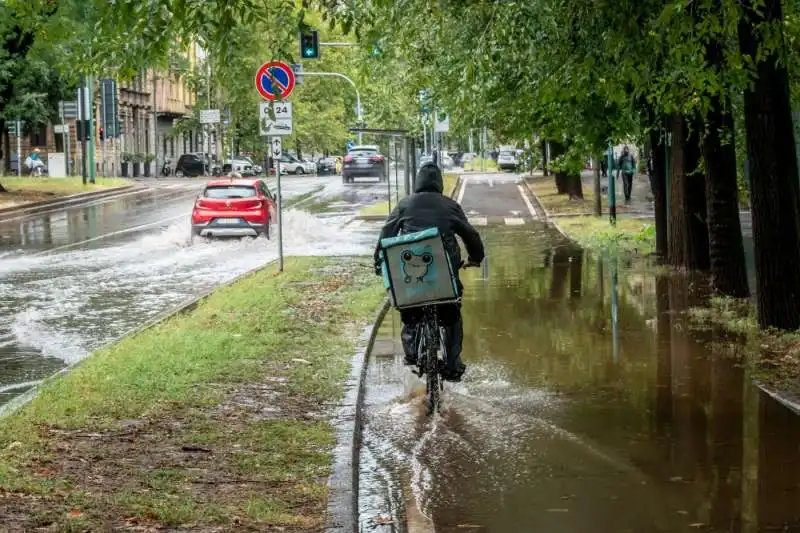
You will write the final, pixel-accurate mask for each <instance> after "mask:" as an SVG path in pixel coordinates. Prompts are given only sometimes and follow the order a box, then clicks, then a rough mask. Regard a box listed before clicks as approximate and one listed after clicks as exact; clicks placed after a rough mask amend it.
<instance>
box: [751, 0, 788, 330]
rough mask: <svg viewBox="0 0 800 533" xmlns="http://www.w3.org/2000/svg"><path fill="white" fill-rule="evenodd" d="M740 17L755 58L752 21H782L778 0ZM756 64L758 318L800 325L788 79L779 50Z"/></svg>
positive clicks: (763, 322)
mask: <svg viewBox="0 0 800 533" xmlns="http://www.w3.org/2000/svg"><path fill="white" fill-rule="evenodd" d="M743 4H744V15H743V17H742V20H740V21H739V45H740V48H741V51H742V53H743V54H745V55H749V56H750V57H751V58H752V60H753V62H754V63H755V62H756V61H757V53H758V51H759V48H761V47H762V46H763V40H762V39H763V38H764V37H763V34H761V33H758V32H757V31H756V29H755V28H754V26H757V25H759V24H761V23H763V22H771V23H777V26H776V27H777V28H780V25H781V24H782V23H783V12H782V10H781V2H780V0H766V1H765V2H764V4H763V5H761V3H760V2H759V3H758V4H759V6H758V11H756V10H755V9H754V6H755V4H756V2H755V1H754V0H747V1H745V2H743ZM761 59H762V61H761V62H760V63H757V64H756V79H755V80H754V83H753V85H751V86H750V89H748V90H745V93H744V115H745V126H746V129H747V156H748V160H749V163H750V165H749V170H750V175H749V179H750V200H751V204H752V216H753V239H754V241H755V263H756V293H757V295H758V305H757V307H758V323H759V325H760V326H761V327H762V328H767V327H776V328H780V329H787V330H794V329H797V328H798V327H800V268H798V265H800V218H798V217H799V216H800V185H798V176H797V160H796V159H795V157H796V156H795V147H794V131H793V128H792V115H791V104H790V99H789V81H788V74H787V71H786V67H785V63H784V62H783V61H781V60H780V58H779V57H778V54H777V53H773V54H771V55H769V56H767V57H763V58H761Z"/></svg>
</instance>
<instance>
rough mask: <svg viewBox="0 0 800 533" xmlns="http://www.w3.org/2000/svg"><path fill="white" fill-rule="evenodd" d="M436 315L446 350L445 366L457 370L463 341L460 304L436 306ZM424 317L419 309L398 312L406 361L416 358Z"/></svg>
mask: <svg viewBox="0 0 800 533" xmlns="http://www.w3.org/2000/svg"><path fill="white" fill-rule="evenodd" d="M436 315H437V316H438V317H439V324H440V325H441V326H442V328H443V329H444V339H442V340H443V341H444V345H445V348H446V350H447V366H448V368H449V369H451V370H457V368H458V364H459V363H460V362H461V346H462V343H463V341H464V322H463V321H462V320H461V304H440V305H437V306H436ZM424 317H425V314H424V312H423V311H422V310H421V309H407V310H405V311H400V318H401V320H402V321H403V331H402V332H401V333H400V337H401V339H402V340H403V351H404V352H405V354H406V358H408V359H416V358H417V347H418V346H419V344H418V338H417V334H418V332H419V329H420V328H419V324H420V322H422V320H423V318H424Z"/></svg>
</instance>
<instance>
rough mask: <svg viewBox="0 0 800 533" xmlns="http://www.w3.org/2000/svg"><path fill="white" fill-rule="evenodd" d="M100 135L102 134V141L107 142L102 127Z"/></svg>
mask: <svg viewBox="0 0 800 533" xmlns="http://www.w3.org/2000/svg"><path fill="white" fill-rule="evenodd" d="M99 133H100V140H101V141H105V140H106V136H105V134H104V132H103V127H102V126H100V132H99Z"/></svg>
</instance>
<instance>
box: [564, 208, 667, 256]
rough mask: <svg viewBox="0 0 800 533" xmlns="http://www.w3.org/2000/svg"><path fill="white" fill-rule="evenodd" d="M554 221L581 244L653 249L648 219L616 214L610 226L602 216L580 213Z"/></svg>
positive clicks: (627, 249)
mask: <svg viewBox="0 0 800 533" xmlns="http://www.w3.org/2000/svg"><path fill="white" fill-rule="evenodd" d="M557 223H558V225H559V226H561V229H563V230H564V232H565V233H566V234H567V235H569V236H570V237H572V238H573V239H575V241H577V242H578V244H580V245H581V246H583V247H585V248H589V249H593V250H611V251H622V252H637V253H640V254H645V255H646V254H650V253H653V252H654V251H655V245H656V230H655V226H654V225H653V223H652V221H651V220H650V219H641V218H627V217H618V218H617V223H616V225H615V226H612V225H611V224H610V222H609V220H608V217H606V216H602V217H593V216H582V217H570V218H567V217H565V218H559V219H558V220H557Z"/></svg>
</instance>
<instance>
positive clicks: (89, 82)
mask: <svg viewBox="0 0 800 533" xmlns="http://www.w3.org/2000/svg"><path fill="white" fill-rule="evenodd" d="M86 102H87V109H88V113H87V115H88V117H89V132H88V133H87V136H88V137H89V154H88V156H89V157H88V163H89V168H88V169H87V170H88V172H87V174H88V176H89V183H94V182H95V176H96V174H97V168H96V167H95V162H94V132H95V129H96V128H95V127H94V79H93V77H92V76H86Z"/></svg>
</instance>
